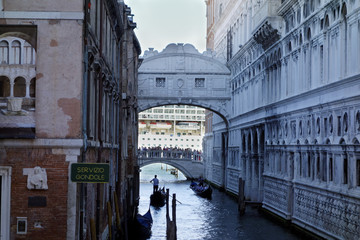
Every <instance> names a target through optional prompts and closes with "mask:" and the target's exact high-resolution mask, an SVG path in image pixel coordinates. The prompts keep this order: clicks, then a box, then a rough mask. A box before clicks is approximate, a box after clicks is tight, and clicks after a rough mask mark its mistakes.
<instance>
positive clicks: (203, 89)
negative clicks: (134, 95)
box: [138, 44, 231, 177]
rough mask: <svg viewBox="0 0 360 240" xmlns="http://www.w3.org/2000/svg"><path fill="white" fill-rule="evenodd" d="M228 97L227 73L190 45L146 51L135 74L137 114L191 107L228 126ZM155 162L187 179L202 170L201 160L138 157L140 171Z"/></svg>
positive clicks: (222, 65)
mask: <svg viewBox="0 0 360 240" xmlns="http://www.w3.org/2000/svg"><path fill="white" fill-rule="evenodd" d="M230 96H231V92H230V70H229V69H228V68H227V67H226V66H225V60H221V59H218V58H216V57H215V54H214V53H213V52H211V51H205V52H204V53H199V52H198V50H196V49H195V47H194V46H192V45H190V44H185V45H184V44H169V45H168V46H167V47H166V48H165V49H164V50H163V51H161V52H158V51H156V50H154V49H149V50H147V51H145V53H144V56H143V62H142V64H141V66H140V68H139V70H138V110H139V112H141V111H144V110H147V109H149V108H153V107H158V106H164V105H193V106H199V107H202V108H205V109H208V110H211V111H212V112H215V113H216V114H218V115H219V116H220V117H221V118H222V119H223V120H224V122H225V123H226V125H228V120H227V119H228V117H229V109H228V106H229V104H228V102H229V101H230V99H231V98H230ZM196 158H198V159H196ZM157 162H163V163H168V164H170V165H172V166H174V167H176V168H178V169H179V170H180V171H182V172H183V173H184V174H185V175H186V176H187V177H193V176H194V177H195V176H198V175H194V174H195V173H196V172H197V171H201V169H203V168H204V167H203V164H202V157H201V156H194V155H186V154H183V153H179V152H173V153H168V152H166V153H165V152H163V151H161V152H159V153H155V152H151V153H146V154H145V153H139V166H140V167H142V166H145V165H148V164H151V163H157ZM198 166H200V167H198ZM194 169H199V170H196V171H195V172H192V170H194Z"/></svg>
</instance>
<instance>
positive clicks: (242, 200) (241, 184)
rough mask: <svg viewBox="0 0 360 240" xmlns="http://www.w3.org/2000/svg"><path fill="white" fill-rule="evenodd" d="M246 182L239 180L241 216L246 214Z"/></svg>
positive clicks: (239, 208) (239, 209)
mask: <svg viewBox="0 0 360 240" xmlns="http://www.w3.org/2000/svg"><path fill="white" fill-rule="evenodd" d="M244 189H245V181H243V180H242V178H239V198H238V211H239V212H240V216H242V215H244V214H245V194H244Z"/></svg>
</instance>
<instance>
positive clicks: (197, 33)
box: [125, 0, 206, 54]
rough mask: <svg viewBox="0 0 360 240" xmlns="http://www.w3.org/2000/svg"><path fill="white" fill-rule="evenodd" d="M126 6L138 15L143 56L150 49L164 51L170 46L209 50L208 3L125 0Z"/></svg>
mask: <svg viewBox="0 0 360 240" xmlns="http://www.w3.org/2000/svg"><path fill="white" fill-rule="evenodd" d="M125 3H126V5H128V6H129V7H131V13H132V14H134V22H136V24H137V27H136V29H135V34H136V36H137V38H138V39H139V41H140V45H141V50H142V54H143V53H144V51H145V50H148V49H149V48H154V49H155V50H158V51H159V52H160V51H162V50H163V49H164V48H165V47H166V46H167V45H168V44H170V43H184V44H185V43H190V44H192V45H194V46H195V48H196V49H197V50H198V51H199V52H200V53H202V52H203V51H205V49H206V4H205V0H125Z"/></svg>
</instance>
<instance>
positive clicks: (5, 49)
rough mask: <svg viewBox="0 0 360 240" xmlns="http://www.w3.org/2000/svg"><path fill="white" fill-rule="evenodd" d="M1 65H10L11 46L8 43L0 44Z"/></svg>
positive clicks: (2, 42)
mask: <svg viewBox="0 0 360 240" xmlns="http://www.w3.org/2000/svg"><path fill="white" fill-rule="evenodd" d="M0 64H9V44H8V42H7V41H1V42H0Z"/></svg>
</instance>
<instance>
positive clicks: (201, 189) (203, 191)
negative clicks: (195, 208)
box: [190, 181, 212, 199]
mask: <svg viewBox="0 0 360 240" xmlns="http://www.w3.org/2000/svg"><path fill="white" fill-rule="evenodd" d="M190 188H191V189H192V190H193V191H194V192H195V193H196V194H197V195H199V196H200V197H203V198H207V199H211V194H212V189H211V187H210V185H208V184H206V183H203V184H202V186H201V185H200V184H199V183H197V182H194V181H192V182H191V184H190Z"/></svg>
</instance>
